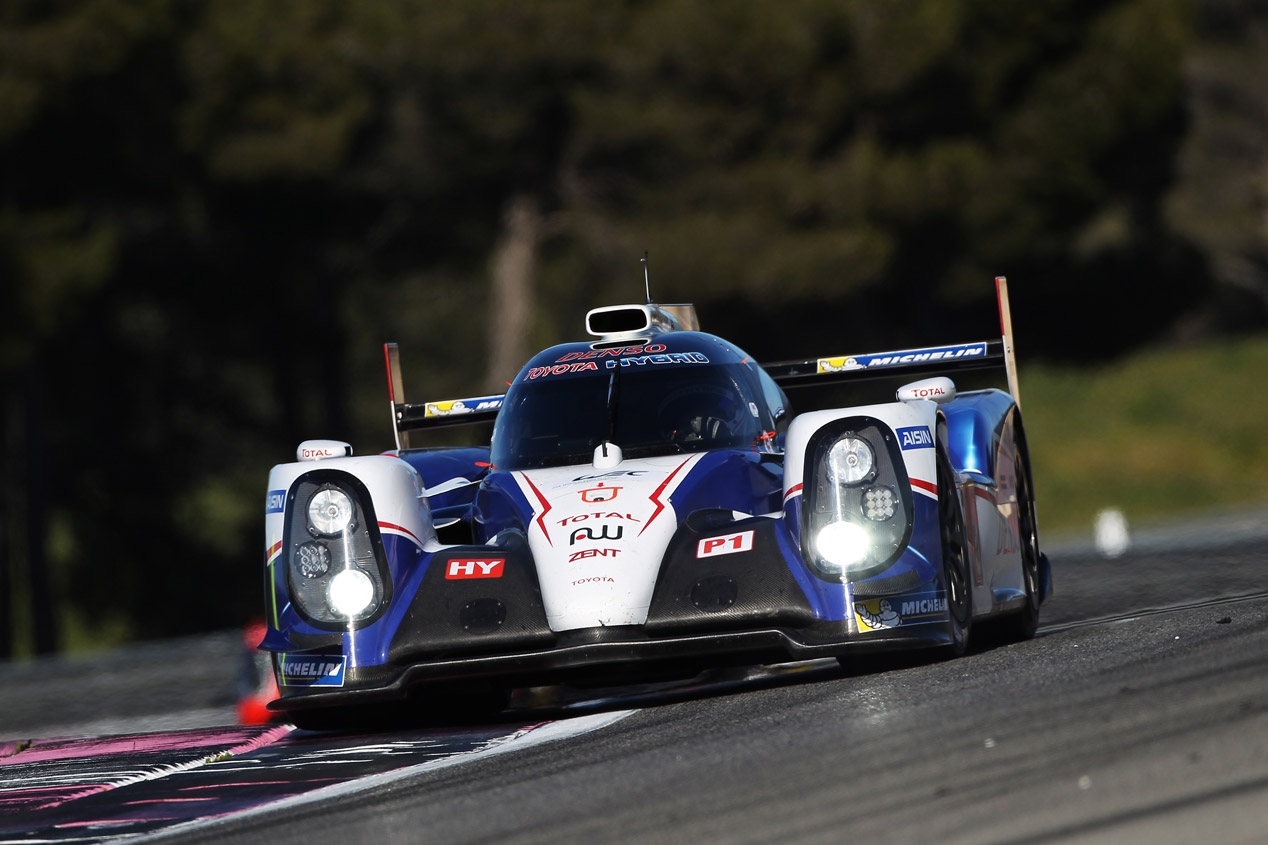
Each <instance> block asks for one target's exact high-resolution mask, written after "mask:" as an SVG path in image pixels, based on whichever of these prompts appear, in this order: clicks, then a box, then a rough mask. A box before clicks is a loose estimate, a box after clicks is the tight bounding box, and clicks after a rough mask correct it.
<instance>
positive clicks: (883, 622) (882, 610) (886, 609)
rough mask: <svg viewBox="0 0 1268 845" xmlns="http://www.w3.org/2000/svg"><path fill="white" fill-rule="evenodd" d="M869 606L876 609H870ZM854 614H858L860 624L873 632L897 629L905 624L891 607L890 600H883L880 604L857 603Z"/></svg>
mask: <svg viewBox="0 0 1268 845" xmlns="http://www.w3.org/2000/svg"><path fill="white" fill-rule="evenodd" d="M869 604H874V605H875V606H876V609H875V610H872V609H870V608H869V607H868V605H869ZM854 612H855V613H857V614H858V617H859V623H860V624H862V625H864V626H866V627H867V628H868V629H869V630H872V631H877V630H880V629H881V628H897V627H898V626H899V625H901V624H903V618H902V617H901V616H899V615H898V611H896V610H894V608H893V606H892V605H890V603H889V599H881V600H880V602H879V604H877V603H875V602H855V604H854Z"/></svg>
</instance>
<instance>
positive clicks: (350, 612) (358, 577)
mask: <svg viewBox="0 0 1268 845" xmlns="http://www.w3.org/2000/svg"><path fill="white" fill-rule="evenodd" d="M326 598H327V600H328V601H329V602H330V609H331V610H333V611H334V612H335V613H337V614H339V615H340V616H343V617H346V618H347V619H356V618H358V617H359V616H362V615H364V614H365V613H366V612H367V611H369V610H372V609H373V608H372V605H373V604H374V582H373V581H371V580H370V576H369V575H366V574H365V573H364V572H362V571H361V570H360V569H345V570H343V571H341V572H339V573H338V574H336V575H335V577H333V578H331V579H330V586H329V587H328V588H327V589H326Z"/></svg>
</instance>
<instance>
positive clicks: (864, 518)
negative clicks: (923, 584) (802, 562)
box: [802, 417, 912, 581]
mask: <svg viewBox="0 0 1268 845" xmlns="http://www.w3.org/2000/svg"><path fill="white" fill-rule="evenodd" d="M805 479H806V499H805V502H806V506H805V509H804V510H803V520H804V522H803V526H802V537H803V538H804V539H803V550H804V552H805V554H806V560H807V561H808V562H809V563H810V565H811V567H812V568H813V569H814V570H815V572H816V573H817V574H818V575H819V576H820V577H823V578H826V579H828V580H832V581H844V580H858V579H861V578H868V577H870V576H872V575H875V574H877V573H879V572H881V571H882V570H884V569H886V568H887V567H889V566H890V565H891V564H892V563H893V562H894V561H895V560H897V559H898V556H899V555H900V554H901V553H902V550H903V548H905V547H906V544H907V540H908V538H909V537H910V536H911V513H912V510H911V492H910V487H909V485H908V481H907V474H906V470H905V469H904V467H903V462H902V453H901V451H900V450H899V448H898V445H897V443H896V442H895V439H894V434H893V432H892V431H891V430H890V429H889V428H888V427H887V426H885V425H884V424H882V423H880V422H879V421H877V420H874V419H871V418H868V417H851V418H848V419H843V420H836V421H834V422H832V423H829V424H828V425H826V426H824V427H823V428H822V429H820V430H819V431H818V432H817V433H816V434H815V436H814V438H812V440H811V443H810V444H809V448H808V449H807V450H806V467H805Z"/></svg>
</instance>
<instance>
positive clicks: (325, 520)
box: [283, 469, 392, 631]
mask: <svg viewBox="0 0 1268 845" xmlns="http://www.w3.org/2000/svg"><path fill="white" fill-rule="evenodd" d="M287 502H288V503H289V505H288V507H287V510H286V533H285V535H284V538H283V542H284V544H285V546H286V549H287V552H286V558H287V559H286V589H287V594H288V597H289V599H290V603H291V606H292V607H294V608H295V610H296V612H298V613H299V615H300V617H301V618H303V620H304V621H305V622H308V623H309V624H311V625H315V626H316V627H318V628H322V629H324V630H328V631H336V630H351V629H353V628H359V627H362V626H365V625H369V624H372V623H373V622H374V621H375V619H376V618H378V616H379V615H381V614H382V613H383V611H384V610H385V609H386V608H387V607H388V606H389V605H390V604H391V602H392V580H391V572H390V570H389V569H388V565H387V556H386V553H385V549H384V548H383V543H382V540H381V538H380V537H379V533H378V530H377V527H378V520H377V519H376V518H375V515H374V501H373V499H372V498H371V496H370V491H369V490H367V489H366V487H365V484H364V483H362V482H361V481H360V480H359V479H357V478H356V477H355V476H352V475H350V474H348V473H345V472H341V471H338V470H324V469H323V470H313V471H312V472H308V473H305V474H304V475H302V476H300V478H298V479H297V480H296V481H295V483H294V485H293V486H292V488H291V490H290V491H289V492H288V494H287Z"/></svg>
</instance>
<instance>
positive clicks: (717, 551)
mask: <svg viewBox="0 0 1268 845" xmlns="http://www.w3.org/2000/svg"><path fill="white" fill-rule="evenodd" d="M752 550H753V532H752V531H740V532H738V533H736V534H723V535H722V536H721V537H705V538H704V539H703V540H701V541H700V542H699V543H698V544H697V545H696V557H697V558H702V557H716V556H717V555H733V554H735V553H736V552H748V551H752Z"/></svg>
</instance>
